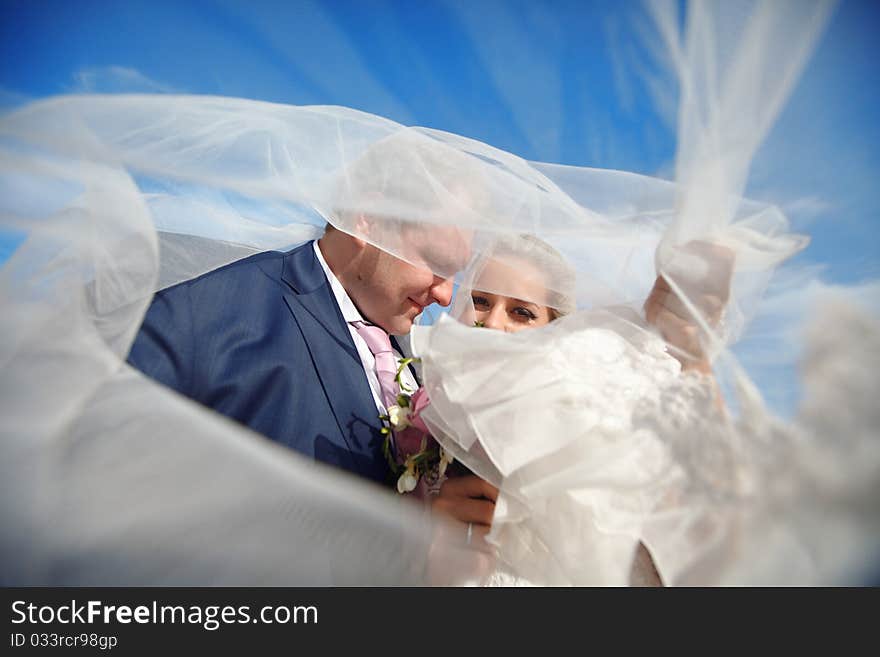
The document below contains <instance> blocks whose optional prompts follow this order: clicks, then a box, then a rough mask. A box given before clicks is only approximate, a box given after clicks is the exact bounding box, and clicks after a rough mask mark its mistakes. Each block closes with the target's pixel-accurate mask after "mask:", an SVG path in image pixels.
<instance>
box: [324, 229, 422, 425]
mask: <svg viewBox="0 0 880 657" xmlns="http://www.w3.org/2000/svg"><path fill="white" fill-rule="evenodd" d="M312 245H313V246H314V248H315V255H316V256H317V257H318V262H320V263H321V268H322V269H323V270H324V275H325V276H327V280H328V281H329V282H330V289H331V290H333V296H334V297H335V298H336V303H337V305H338V306H339V310H340V311H342V317H343V318H344V319H345V321H346V323H347V324H348V330H349V332H350V333H351V339H352V340H354V346H355V347H357V350H358V355H359V356H360V357H361V365H363V368H364V374H366V376H367V381H369V383H370V391H371V392H372V393H373V401H374V402H375V403H376V409H377V410H378V411H379V414H380V415H385V414H387V412H388V409H387V408H385V404H384V403H382V393H381V388H380V387H379V376H378V375H377V374H376V358H375V357H374V356H373V353H372V352H371V351H370V348H369V347H368V346H367V343H366V341H365V340H364V339H363V338H362V337H361V336H360V334H358V332H357V329H356V328H355V327H354V326H352V325H351V323H352V322H366V323H368V324H369V322H367V320H365V319H364V317H363V315H361V313H360V311H359V310H358V309H357V307H355V305H354V302H353V301H352V300H351V297H350V296H348V292H346V291H345V288H344V287H342V283H340V282H339V279H338V278H336V275H335V274H334V273H333V272H332V271H330V267H329V266H328V265H327V261H326V260H324V254H322V253H321V248H320V247H319V246H318V241H317V240H315V241H314V242H312ZM392 348H393V344H392ZM394 355H395V356H396V357H397V358H398V360H399V359H400V358H401V355H400V353H399V352H398V351H397V350H395V351H394ZM400 379H401V381H402V382H403V383H404V384H406V385H407V386H408V387H409V389H410V390H412V391H415V390H417V389H418V387H419V386H418V384H417V383H416V380H415V377H413V375H412V372H411V371H410V370H409V368H406V369H404V370H403V372H402V373H401V375H400Z"/></svg>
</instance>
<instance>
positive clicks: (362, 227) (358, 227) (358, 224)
mask: <svg viewBox="0 0 880 657" xmlns="http://www.w3.org/2000/svg"><path fill="white" fill-rule="evenodd" d="M370 227H371V224H370V220H369V219H367V216H366V215H365V214H364V213H363V212H361V213H359V214H358V216H357V219H356V220H355V222H354V233H355V234H354V235H352V236H351V237H352V239H353V240H354V241H355V244H357V245H358V248H361V249H362V248H363V247H364V246H366V244H367V241H366V240H365V239H363V238H365V237H367V236H368V235H369V234H370ZM360 236H363V237H360Z"/></svg>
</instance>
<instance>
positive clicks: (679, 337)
mask: <svg viewBox="0 0 880 657" xmlns="http://www.w3.org/2000/svg"><path fill="white" fill-rule="evenodd" d="M679 252H680V253H681V259H680V260H678V261H673V262H670V263H667V266H666V267H667V268H668V271H669V274H670V275H671V276H673V279H674V280H675V283H676V285H677V286H678V287H679V288H680V289H681V291H682V292H683V293H684V295H685V296H686V297H687V299H688V301H689V302H690V304H692V306H693V307H694V308H695V309H696V310H697V312H698V313H699V314H700V315H701V316H702V318H703V320H704V321H705V322H706V323H707V324H708V325H709V326H710V327H713V328H714V327H716V326H717V325H718V323H719V321H720V319H721V315H722V313H723V312H724V308H725V306H726V305H727V301H728V299H729V297H730V283H731V279H732V278H733V266H734V259H735V254H734V252H733V251H731V250H730V249H728V248H726V247H724V246H720V245H718V244H711V243H709V242H701V241H694V242H689V243H688V244H686V245H685V246H683V247H681V248H680V249H679ZM645 317H646V319H647V320H648V322H649V323H651V324H653V325H654V326H655V327H657V328H658V329H659V330H660V333H661V334H662V335H663V339H664V340H666V342H667V343H668V344H669V345H671V346H672V347H674V348H675V349H676V350H678V352H677V353H675V352H673V355H674V356H675V357H676V358H677V359H678V360H679V361H680V362H681V364H682V369H683V370H697V371H701V372H704V373H709V372H711V366H710V364H709V360H708V357H707V356H706V354H705V352H704V350H703V344H702V342H701V331H700V327H699V324H698V322H697V320H696V318H695V317H694V315H693V314H692V313H691V311H690V310H689V309H688V308H687V307H686V306H685V304H684V302H683V301H682V300H681V298H680V297H679V295H678V294H676V292H674V291H673V290H672V287H671V286H670V285H669V282H668V281H667V280H666V278H664V277H663V276H658V277H657V280H656V281H654V287H653V288H652V289H651V293H650V294H649V295H648V298H647V300H646V301H645Z"/></svg>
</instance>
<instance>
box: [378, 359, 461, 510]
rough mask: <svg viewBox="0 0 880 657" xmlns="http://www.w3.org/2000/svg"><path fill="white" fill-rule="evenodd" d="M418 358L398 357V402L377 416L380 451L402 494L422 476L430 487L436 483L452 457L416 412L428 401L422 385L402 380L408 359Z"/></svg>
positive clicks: (413, 487) (417, 483) (416, 360)
mask: <svg viewBox="0 0 880 657" xmlns="http://www.w3.org/2000/svg"><path fill="white" fill-rule="evenodd" d="M418 362H421V361H420V360H419V359H418V358H402V359H401V360H400V364H399V366H398V368H397V375H396V376H395V379H394V380H395V381H396V382H397V385H398V386H400V394H398V395H397V400H396V401H397V403H396V404H394V405H393V406H391V407H389V408H388V414H387V415H380V416H379V417H380V419H381V420H382V422H383V423H384V426H383V427H382V434H383V435H384V436H385V441H384V443H383V451H384V453H385V458H386V460H387V461H388V465H389V466H390V467H391V471H392V472H393V473H394V475H395V476H396V477H397V492H398V493H401V494H403V493H409V492H411V491H413V490H415V488H416V487H417V486H418V485H419V481H420V480H422V479H424V481H425V483H426V484H427V486H428V488H429V489H431V490H433V489H434V488H435V487H439V485H440V484H441V483H442V482H443V479H444V477H445V475H446V468H447V467H448V466H449V464H450V463H452V462H453V461H454V460H455V459H454V458H453V456H452V455H451V454H450V453H449V452H447V451H446V450H445V449H443V447H442V446H440V444H439V443H438V442H437V441H436V440H434V438H433V436H431V434H430V433H428V431H427V427H426V426H425V425H424V423H423V422H422V421H421V419H420V418H419V413H420V412H421V411H422V409H423V408H424V407H425V406H427V405H428V398H427V396H426V395H425V392H424V389H422V390H417V391H413V390H412V388H410V387H409V386H407V385H406V383H404V382H403V381H402V380H401V374H402V372H403V370H404V369H405V368H407V367H409V365H410V363H418ZM392 433H393V435H394V437H395V438H396V440H395V444H396V446H397V450H396V451H397V454H396V456H395V455H394V453H393V450H392V448H391V437H392Z"/></svg>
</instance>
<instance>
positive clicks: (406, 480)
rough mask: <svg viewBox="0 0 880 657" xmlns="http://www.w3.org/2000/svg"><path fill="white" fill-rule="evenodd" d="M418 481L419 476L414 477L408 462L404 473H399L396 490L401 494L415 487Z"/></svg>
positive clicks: (413, 470) (411, 466) (414, 474)
mask: <svg viewBox="0 0 880 657" xmlns="http://www.w3.org/2000/svg"><path fill="white" fill-rule="evenodd" d="M418 483H419V478H418V477H416V473H415V469H414V468H413V465H412V464H408V465H407V468H406V470H405V471H404V473H403V474H402V475H400V479H398V480H397V492H398V493H400V494H401V495H403V494H404V493H409V492H410V491H411V490H413V489H414V488H415V487H416V485H417V484H418Z"/></svg>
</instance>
